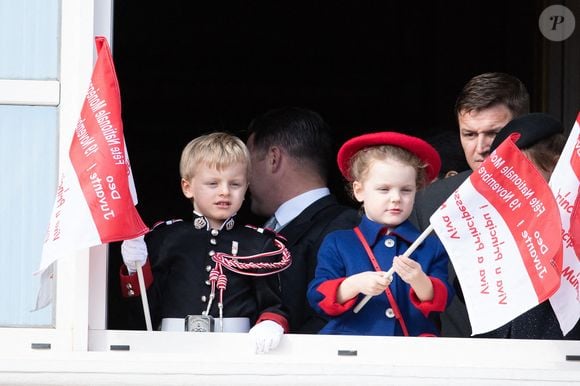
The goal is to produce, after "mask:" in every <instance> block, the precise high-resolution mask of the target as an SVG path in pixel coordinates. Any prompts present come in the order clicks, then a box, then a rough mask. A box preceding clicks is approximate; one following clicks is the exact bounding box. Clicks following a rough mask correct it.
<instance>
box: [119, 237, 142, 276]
mask: <svg viewBox="0 0 580 386" xmlns="http://www.w3.org/2000/svg"><path fill="white" fill-rule="evenodd" d="M121 255H122V256H123V262H124V263H125V265H126V266H127V270H128V271H129V273H135V272H137V268H138V267H142V266H143V265H145V262H146V261H147V244H145V239H144V236H139V237H135V238H134V239H130V240H125V241H123V243H122V244H121Z"/></svg>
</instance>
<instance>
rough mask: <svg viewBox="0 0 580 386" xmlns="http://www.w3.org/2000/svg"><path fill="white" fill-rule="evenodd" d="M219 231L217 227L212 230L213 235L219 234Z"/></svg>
mask: <svg viewBox="0 0 580 386" xmlns="http://www.w3.org/2000/svg"><path fill="white" fill-rule="evenodd" d="M219 233H220V232H219V231H218V230H217V229H212V230H211V235H212V236H214V237H215V236H217V235H218V234H219Z"/></svg>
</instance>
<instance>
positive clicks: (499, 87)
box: [409, 72, 530, 337]
mask: <svg viewBox="0 0 580 386" xmlns="http://www.w3.org/2000/svg"><path fill="white" fill-rule="evenodd" d="M529 105H530V96H529V94H528V92H527V90H526V87H525V85H524V84H523V83H522V82H521V81H520V80H519V79H518V78H516V77H514V76H512V75H509V74H505V73H500V72H490V73H484V74H480V75H477V76H474V77H473V78H471V79H470V80H469V81H468V82H467V83H466V84H465V86H464V87H463V89H462V90H461V92H460V93H459V96H458V97H457V100H456V103H455V114H456V116H457V122H458V126H459V139H460V141H461V147H462V148H463V152H464V154H465V159H466V161H467V164H468V165H469V168H470V169H468V170H464V171H462V172H460V173H458V174H456V175H455V176H452V177H448V178H443V179H440V180H437V181H435V182H433V183H432V184H430V185H429V186H427V187H426V188H425V189H423V190H422V191H420V192H418V193H417V197H416V198H415V206H414V207H413V211H412V213H411V216H409V220H410V221H411V222H412V223H413V224H414V225H415V226H417V227H418V228H419V230H421V231H423V230H425V229H426V228H427V227H428V226H429V224H430V222H429V219H430V217H431V215H432V214H433V213H434V212H435V210H437V208H439V206H440V205H441V204H442V203H443V202H444V201H445V200H446V199H447V198H448V197H449V196H450V195H451V193H453V192H454V191H455V190H456V189H457V188H458V187H459V185H461V184H462V183H463V182H464V181H465V180H466V179H467V178H468V177H469V175H470V174H471V172H472V171H473V170H476V169H477V168H478V167H479V165H480V164H481V163H482V162H483V160H484V159H485V158H486V157H487V156H488V155H489V153H490V146H491V143H492V142H493V139H494V137H495V136H496V134H497V133H499V132H500V130H501V129H502V128H503V127H504V126H505V125H506V124H507V123H508V122H509V121H511V120H512V119H513V118H516V117H518V116H520V115H523V114H527V113H528V112H529V108H530V107H529ZM454 278H455V270H454V269H453V265H452V264H451V262H450V264H449V280H454ZM441 335H442V336H447V337H469V336H471V326H470V324H469V319H468V317H467V310H466V309H465V305H464V304H462V303H461V302H460V301H459V300H458V298H457V297H455V299H454V300H453V301H452V303H451V305H450V306H449V307H448V308H447V309H446V310H445V312H443V313H442V314H441Z"/></svg>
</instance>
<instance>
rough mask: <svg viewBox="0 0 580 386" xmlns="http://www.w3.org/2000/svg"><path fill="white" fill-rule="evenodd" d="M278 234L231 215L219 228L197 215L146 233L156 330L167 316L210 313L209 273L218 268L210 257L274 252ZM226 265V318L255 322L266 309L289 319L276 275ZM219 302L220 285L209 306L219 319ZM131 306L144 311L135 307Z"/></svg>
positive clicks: (213, 314)
mask: <svg viewBox="0 0 580 386" xmlns="http://www.w3.org/2000/svg"><path fill="white" fill-rule="evenodd" d="M274 238H275V234H274V233H273V232H268V231H265V232H260V231H257V230H256V229H255V228H251V227H246V226H242V225H239V224H237V223H236V222H235V218H233V217H232V218H230V219H229V220H227V221H226V222H225V223H224V225H223V226H222V229H219V230H217V229H210V228H209V226H208V222H207V220H206V219H205V218H204V217H203V216H198V215H195V216H194V218H193V221H192V222H189V221H180V220H179V221H175V220H172V221H167V222H164V223H161V225H157V226H155V227H154V228H153V230H152V231H151V232H150V233H148V234H147V235H146V237H145V242H146V243H147V249H148V254H149V257H148V258H149V260H150V264H151V271H152V274H153V282H152V283H151V284H150V286H149V287H148V288H147V296H148V298H149V299H148V300H149V307H150V311H151V319H152V324H153V326H154V328H156V326H158V325H159V324H160V322H161V320H162V319H163V318H185V317H186V316H187V315H201V314H202V312H204V311H206V309H207V306H208V302H209V301H210V292H211V282H210V280H209V276H210V272H211V271H212V269H213V268H215V267H216V262H215V261H214V260H212V255H214V254H215V253H217V252H224V253H227V254H234V255H235V254H237V256H249V255H255V254H259V253H264V252H270V251H274V250H277V248H276V246H275V245H274V242H273V241H274ZM222 268H223V269H222V272H223V273H224V274H225V276H226V278H227V284H226V289H225V290H224V292H223V317H226V318H227V317H247V318H249V319H250V324H251V325H254V324H255V322H256V321H257V320H259V318H260V316H261V315H263V314H264V313H273V314H276V315H278V316H279V317H281V318H283V319H285V320H287V319H288V318H289V315H288V312H287V311H286V309H285V308H284V307H283V306H282V304H281V303H282V302H281V295H280V283H279V278H278V275H277V274H273V275H268V276H249V275H243V274H240V273H236V272H232V271H230V270H228V269H227V268H226V267H223V266H222ZM132 300H133V301H134V300H137V299H132ZM219 302H220V291H219V289H217V288H216V290H215V299H214V300H213V302H212V303H211V308H210V310H209V314H210V315H212V316H213V317H215V318H217V317H219V309H218V303H219ZM134 303H135V302H134ZM132 307H133V308H134V309H135V312H141V314H142V312H143V311H142V310H140V311H138V306H137V305H132ZM274 319H277V318H276V317H275V318H274Z"/></svg>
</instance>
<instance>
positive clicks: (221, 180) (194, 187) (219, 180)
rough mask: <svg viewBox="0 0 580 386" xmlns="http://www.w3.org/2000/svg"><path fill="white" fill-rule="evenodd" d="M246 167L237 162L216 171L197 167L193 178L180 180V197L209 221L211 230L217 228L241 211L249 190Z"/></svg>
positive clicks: (200, 166)
mask: <svg viewBox="0 0 580 386" xmlns="http://www.w3.org/2000/svg"><path fill="white" fill-rule="evenodd" d="M246 167H247V166H246V164H243V163H237V164H233V165H229V166H226V167H224V168H223V170H217V169H215V168H210V167H209V166H208V165H199V166H198V167H197V170H196V171H195V174H194V177H192V178H191V179H190V180H189V181H188V180H185V179H182V180H181V189H182V190H183V194H184V195H185V197H187V198H189V199H193V208H194V209H195V211H197V212H198V213H201V214H203V215H204V216H205V217H206V218H207V219H208V221H209V223H210V226H211V227H212V228H216V229H219V228H220V227H221V226H222V224H223V223H224V221H225V220H227V219H228V218H229V217H231V216H233V215H234V214H236V213H237V212H238V210H240V208H241V206H242V203H243V202H244V196H245V194H246V190H247V189H248V179H247V175H246V170H247V169H246Z"/></svg>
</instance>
